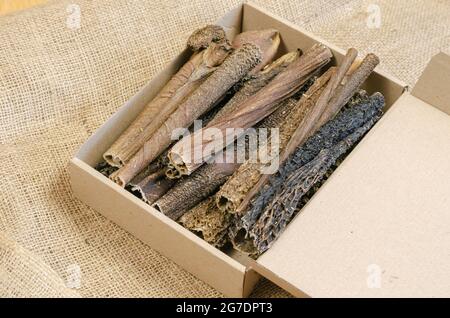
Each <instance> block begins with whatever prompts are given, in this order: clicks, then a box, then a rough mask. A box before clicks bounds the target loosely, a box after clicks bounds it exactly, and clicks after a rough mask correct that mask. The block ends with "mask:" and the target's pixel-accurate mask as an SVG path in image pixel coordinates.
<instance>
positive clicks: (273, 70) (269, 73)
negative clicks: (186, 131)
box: [166, 52, 299, 179]
mask: <svg viewBox="0 0 450 318" xmlns="http://www.w3.org/2000/svg"><path fill="white" fill-rule="evenodd" d="M298 56H299V52H290V53H287V54H285V55H283V56H282V57H280V58H278V59H277V60H276V61H274V62H273V63H271V64H269V65H268V66H267V67H266V68H265V69H264V70H262V71H260V72H259V73H258V74H256V75H255V76H252V77H250V78H249V79H248V80H246V81H245V82H244V84H243V85H242V87H241V88H240V89H239V90H238V91H237V92H236V93H235V94H234V96H233V97H232V98H231V99H230V100H229V101H228V102H227V103H226V105H225V106H223V107H222V108H221V109H220V110H219V111H218V113H217V114H216V115H215V116H214V118H213V120H211V121H210V122H208V123H204V124H206V125H214V123H215V122H218V121H219V120H220V119H221V118H223V117H224V116H225V115H227V114H229V113H231V112H233V111H235V110H236V109H237V107H239V106H240V105H241V103H243V102H244V101H245V100H246V99H247V98H249V97H250V96H252V95H253V94H255V93H256V92H258V91H259V90H260V89H262V88H263V87H264V86H266V85H267V84H268V83H269V82H270V81H271V80H272V79H273V78H274V77H275V76H276V75H278V74H279V73H280V72H282V71H283V70H284V69H286V67H287V66H288V65H289V64H291V63H292V62H293V61H295V60H296V59H297V58H298ZM176 168H177V167H176V166H174V165H173V164H172V163H169V169H167V172H166V175H167V177H168V178H171V179H178V178H181V176H182V173H181V171H178V170H177V169H176Z"/></svg>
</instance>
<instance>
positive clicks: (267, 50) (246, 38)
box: [232, 29, 280, 75]
mask: <svg viewBox="0 0 450 318" xmlns="http://www.w3.org/2000/svg"><path fill="white" fill-rule="evenodd" d="M244 43H253V44H255V45H256V46H258V47H259V48H260V49H261V52H262V53H263V54H262V57H261V63H259V64H258V65H257V66H256V67H255V68H254V69H252V70H251V71H250V75H255V74H257V73H258V72H259V71H260V70H261V69H262V68H263V67H264V66H266V65H267V64H268V63H269V62H270V61H272V60H273V59H274V58H275V55H276V54H277V51H278V46H279V45H280V33H279V32H278V31H277V30H275V29H266V30H257V31H247V32H243V33H240V34H238V35H236V37H235V38H234V39H233V42H232V46H233V47H234V48H239V47H241V46H242V45H244Z"/></svg>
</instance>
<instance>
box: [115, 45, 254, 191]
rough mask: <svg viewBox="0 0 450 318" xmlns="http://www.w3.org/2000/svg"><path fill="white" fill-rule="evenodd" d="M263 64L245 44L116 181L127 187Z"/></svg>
mask: <svg viewBox="0 0 450 318" xmlns="http://www.w3.org/2000/svg"><path fill="white" fill-rule="evenodd" d="M260 61H261V50H260V49H259V48H258V47H257V46H255V45H253V44H249V43H247V44H244V45H243V46H242V48H240V49H238V50H236V51H235V52H233V53H232V54H231V55H230V56H229V57H228V58H227V59H226V60H225V61H224V62H223V63H222V65H220V66H219V67H218V68H217V70H216V71H214V73H212V74H211V75H210V76H209V77H208V78H207V79H206V80H205V81H204V82H203V83H202V84H201V85H200V86H199V87H198V88H197V90H195V91H194V92H193V93H192V94H191V95H190V96H189V97H187V98H186V99H185V101H184V102H182V103H181V104H180V105H179V106H178V108H177V109H176V110H175V111H174V112H173V113H172V114H171V115H170V117H169V118H168V119H167V120H166V121H165V122H164V124H163V125H162V126H161V127H160V128H158V129H157V130H156V131H155V133H154V134H153V135H152V136H151V137H150V139H149V140H148V141H147V142H146V143H145V144H144V146H143V147H142V148H141V149H140V150H139V151H138V152H137V153H136V154H135V155H134V156H133V157H132V158H131V160H130V161H129V162H128V163H127V164H125V165H124V166H123V167H122V168H120V169H119V170H118V171H117V174H115V178H114V181H115V182H116V183H117V184H119V185H121V186H122V187H124V186H125V185H126V184H127V183H128V182H129V181H130V180H131V179H133V177H134V176H135V175H136V174H138V173H139V172H140V171H141V170H142V169H144V168H145V167H146V166H147V165H148V164H149V163H151V162H152V161H153V160H154V159H155V158H156V157H157V156H158V155H159V154H161V152H163V151H164V150H165V149H166V148H167V147H168V146H169V145H170V143H171V142H172V134H173V133H175V131H176V129H180V128H187V127H189V126H190V125H191V124H192V123H193V122H194V120H195V119H197V118H198V117H200V116H201V115H202V114H203V113H205V112H206V111H208V110H209V109H210V108H211V107H212V106H213V105H214V104H215V103H216V102H217V101H219V100H220V99H221V98H222V97H223V96H224V94H225V93H226V92H227V91H228V90H229V89H230V88H231V87H232V86H233V85H234V84H236V83H237V82H238V81H239V80H241V79H242V78H243V77H244V76H245V75H247V74H248V72H249V71H250V70H251V69H252V68H253V67H255V65H257V64H258V63H260ZM175 137H176V136H175Z"/></svg>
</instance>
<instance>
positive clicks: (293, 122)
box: [216, 67, 335, 213]
mask: <svg viewBox="0 0 450 318" xmlns="http://www.w3.org/2000/svg"><path fill="white" fill-rule="evenodd" d="M334 72H335V68H334V67H331V68H329V69H328V71H326V72H325V73H324V74H323V75H322V76H320V77H319V78H317V79H316V81H315V82H314V84H312V86H311V87H309V89H308V90H307V91H306V93H305V94H304V95H303V96H302V97H301V98H300V101H298V102H297V103H296V105H295V106H294V107H292V110H291V111H290V112H289V113H288V114H286V116H284V118H283V119H282V120H281V122H280V123H279V128H280V132H279V135H280V141H279V150H280V151H282V150H283V149H284V147H286V145H287V143H288V141H289V139H290V137H291V136H292V134H293V132H294V131H295V130H296V128H297V126H298V123H299V122H301V121H302V119H303V117H304V116H305V115H306V114H307V113H308V112H309V110H310V109H311V108H312V107H313V106H314V105H315V103H316V101H317V99H318V98H319V96H320V94H321V93H322V91H323V90H324V89H325V85H326V84H327V83H328V81H329V79H330V77H331V75H332V74H333V73H334ZM262 169H263V164H262V163H258V162H253V161H251V160H247V161H246V162H244V163H243V164H242V165H241V166H240V167H239V169H238V170H237V171H236V172H235V173H234V174H233V175H232V176H231V177H230V178H229V179H228V180H227V182H225V184H224V185H223V186H222V187H221V188H220V190H219V191H218V192H217V194H216V203H217V206H218V207H219V209H221V210H223V211H226V212H228V213H235V212H236V209H237V207H238V206H239V204H240V203H241V202H242V200H243V199H244V197H245V195H246V194H247V193H248V192H249V191H250V190H251V189H252V187H253V186H254V185H255V184H256V183H257V182H258V180H259V178H260V177H261V174H262V172H263V171H262Z"/></svg>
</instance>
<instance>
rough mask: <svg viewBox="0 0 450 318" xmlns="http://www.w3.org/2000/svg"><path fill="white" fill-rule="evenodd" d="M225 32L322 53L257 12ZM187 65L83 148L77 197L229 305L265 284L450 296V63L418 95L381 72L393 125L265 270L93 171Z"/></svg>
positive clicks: (230, 21) (442, 59) (378, 132)
mask: <svg viewBox="0 0 450 318" xmlns="http://www.w3.org/2000/svg"><path fill="white" fill-rule="evenodd" d="M218 24H220V25H222V26H223V27H224V28H225V29H226V31H227V32H228V34H229V36H230V37H233V36H234V35H235V34H237V33H239V32H241V31H247V30H253V29H263V28H269V27H271V28H276V29H278V30H279V31H280V32H281V37H282V45H281V50H280V51H281V52H280V54H281V53H284V52H286V51H290V50H294V49H296V48H301V49H307V48H308V47H310V46H311V45H312V44H314V43H316V42H322V43H324V44H325V45H327V46H328V47H330V48H331V49H332V51H333V53H334V56H335V59H334V61H333V63H336V62H339V61H340V60H341V59H342V57H343V55H344V54H345V51H344V50H341V49H339V48H336V47H334V46H333V45H331V44H329V43H326V42H325V41H323V40H321V39H319V38H317V37H315V36H314V35H312V34H310V33H308V32H306V31H304V30H302V29H300V28H298V27H296V26H294V25H292V24H291V23H289V22H287V21H285V20H283V19H280V18H278V17H275V16H274V15H272V14H270V13H268V12H266V11H265V10H263V9H261V8H258V7H257V6H255V5H253V4H243V5H241V6H239V7H238V8H236V9H234V10H231V11H230V12H228V13H227V14H226V15H225V16H224V17H223V18H222V19H221V20H219V21H218ZM188 56H189V52H187V51H185V52H183V53H181V54H180V55H179V56H178V57H176V58H175V59H174V60H173V62H172V63H170V64H169V65H168V66H167V67H166V68H165V69H164V70H163V71H162V72H161V73H159V75H158V76H156V77H155V78H154V79H153V80H152V81H150V82H149V83H148V84H147V85H146V86H145V87H144V88H142V89H141V90H140V91H139V92H138V93H137V94H136V95H135V96H134V97H133V98H132V99H131V100H130V101H128V102H127V103H126V104H125V105H124V106H123V107H122V108H120V110H119V111H118V112H117V113H116V114H115V115H114V116H112V117H111V119H109V120H108V121H107V122H106V123H105V124H104V125H103V126H102V127H100V129H98V131H97V132H96V133H95V134H94V135H93V136H92V137H90V138H89V140H88V141H87V142H86V143H85V144H84V145H83V146H82V147H81V149H80V150H79V152H78V153H77V155H76V156H75V158H73V159H72V160H71V162H70V176H71V183H72V188H73V191H74V193H75V195H76V196H77V197H78V198H79V199H80V200H82V201H83V202H85V203H86V204H88V205H89V206H91V207H92V208H94V209H95V210H97V211H98V212H100V213H102V214H103V215H104V216H105V217H107V218H108V219H110V220H112V221H113V222H115V223H117V224H118V225H119V226H121V227H122V228H124V229H125V230H127V231H128V232H130V233H131V234H132V235H134V236H136V237H137V238H138V239H140V240H141V241H143V242H144V243H146V244H148V245H149V246H151V247H152V248H154V249H155V250H157V251H159V252H160V253H161V254H163V255H165V256H167V257H168V258H170V259H172V260H173V261H174V262H176V263H177V264H179V265H180V266H182V267H183V268H185V269H186V270H188V271H189V272H191V273H192V274H194V275H195V276H197V277H198V278H200V279H201V280H203V281H205V282H206V283H208V284H210V285H211V286H213V287H215V288H216V289H217V290H219V291H221V292H222V293H224V294H225V295H227V296H232V297H241V296H247V295H248V294H249V293H250V292H251V290H252V288H253V286H254V284H255V283H256V282H257V280H258V278H259V275H258V274H257V273H260V274H262V275H263V276H265V277H267V278H268V279H270V280H272V281H273V282H275V283H276V284H278V285H280V286H281V287H283V288H285V289H286V290H287V291H289V292H291V293H292V294H293V295H296V296H312V297H323V296H325V297H337V296H361V297H372V296H374V297H391V296H394V297H395V296H450V117H449V114H450V91H449V88H450V57H448V56H446V55H444V54H440V55H437V56H436V57H434V58H433V59H432V61H431V62H430V64H429V65H428V67H427V69H426V71H425V72H424V74H423V76H422V77H421V79H420V80H419V82H418V83H417V85H416V87H415V88H414V90H413V91H412V93H409V92H408V90H407V89H406V86H405V85H404V84H403V83H401V82H400V81H398V80H396V79H393V78H391V77H390V76H388V75H387V74H384V73H383V72H380V71H377V72H375V73H374V74H373V75H372V76H371V77H370V78H369V79H368V80H367V82H366V83H365V88H366V89H367V90H368V91H369V92H374V91H380V92H382V93H383V94H384V96H385V98H386V110H387V112H386V114H385V115H384V116H383V118H382V119H381V120H380V122H379V123H378V124H377V125H376V126H375V127H374V128H373V129H372V130H371V131H370V132H369V134H368V135H367V136H366V137H365V138H364V139H363V140H362V141H361V142H360V143H359V145H358V146H357V147H356V148H355V149H354V150H353V151H352V153H351V154H350V155H349V156H348V157H347V158H346V159H345V161H344V162H343V163H342V164H341V165H340V166H339V167H338V169H337V170H336V171H335V172H334V173H333V175H332V176H331V177H330V178H329V179H328V181H327V182H326V183H325V184H324V185H323V186H322V187H321V188H320V190H319V191H318V192H317V193H316V194H315V196H314V197H313V198H312V199H311V200H310V201H309V203H308V204H307V205H306V206H305V207H304V208H303V210H302V212H301V213H300V214H299V215H297V217H295V219H294V220H293V221H292V222H291V223H290V225H289V226H288V228H287V229H286V231H285V232H284V233H283V234H282V236H281V237H280V238H279V239H278V241H277V242H276V243H275V244H274V246H273V247H272V248H271V249H270V250H269V251H267V252H266V253H265V254H263V255H262V256H261V257H259V258H258V259H257V260H256V261H253V260H250V259H248V258H246V257H245V256H243V255H240V254H238V253H236V252H230V253H229V254H225V253H223V252H221V251H220V250H218V249H216V248H214V247H212V246H210V245H209V244H207V243H206V242H205V241H203V240H202V239H201V238H199V237H197V236H196V235H195V234H193V233H191V232H189V231H188V230H186V229H184V228H183V227H182V226H181V225H179V224H177V223H176V222H174V221H172V220H170V219H169V218H167V217H165V216H164V215H163V214H161V213H159V212H158V211H156V210H155V209H153V208H152V207H150V206H149V205H147V204H145V203H144V202H142V201H140V200H139V199H138V198H136V197H135V196H133V195H132V194H131V193H129V192H127V191H125V190H124V189H122V188H121V187H119V186H118V185H116V184H115V183H113V182H112V181H110V180H109V179H107V178H105V177H104V176H103V175H101V174H100V173H99V172H97V171H96V170H95V169H94V168H93V167H94V166H95V165H96V164H97V163H99V162H100V161H101V159H102V154H103V152H104V151H105V150H106V149H107V148H108V147H109V146H110V145H111V144H112V143H113V142H114V141H115V140H116V139H117V138H118V137H119V135H120V134H121V133H122V131H124V130H125V128H126V127H127V126H128V125H129V124H130V123H131V122H132V121H133V119H134V118H135V117H136V116H137V115H138V114H139V112H140V111H141V110H142V109H143V107H144V106H145V105H146V104H147V103H148V102H149V101H150V100H151V99H152V98H153V96H155V94H156V93H157V92H158V91H159V90H160V88H161V87H162V86H163V85H164V83H165V82H166V81H168V80H169V78H170V77H171V76H172V74H174V73H175V72H176V70H177V69H178V68H179V67H180V66H181V65H182V64H183V63H184V62H185V61H186V60H187V58H188Z"/></svg>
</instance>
